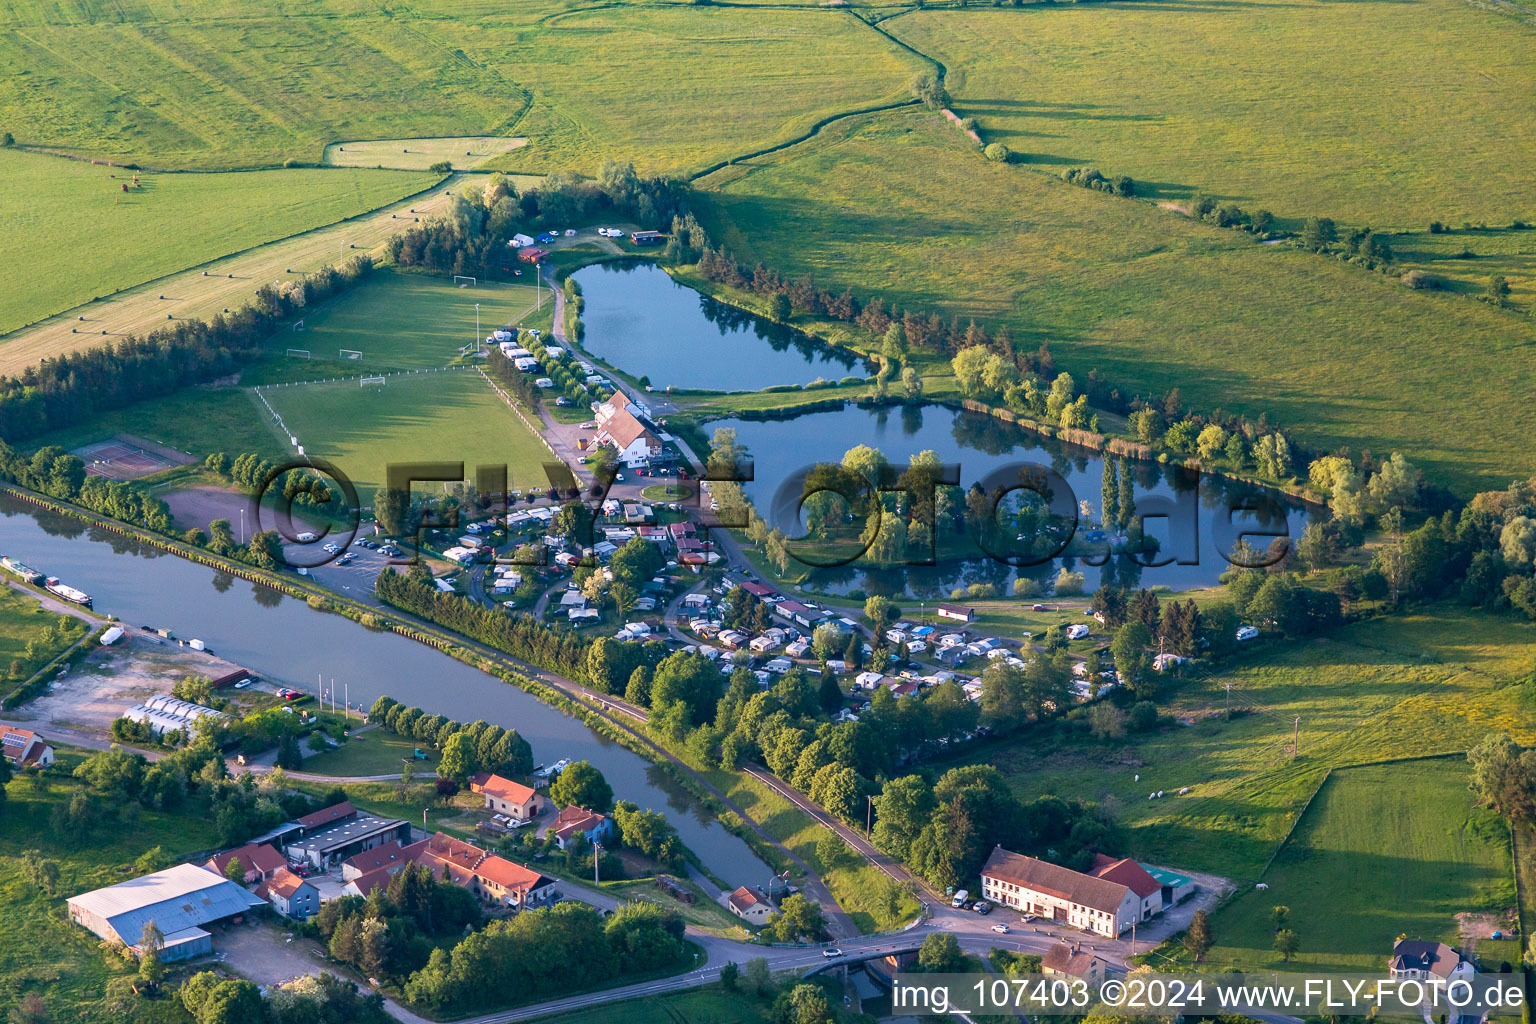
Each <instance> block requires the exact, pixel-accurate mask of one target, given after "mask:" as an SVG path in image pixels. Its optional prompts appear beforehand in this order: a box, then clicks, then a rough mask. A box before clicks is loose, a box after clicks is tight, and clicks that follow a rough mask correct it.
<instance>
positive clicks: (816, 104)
mask: <svg viewBox="0 0 1536 1024" xmlns="http://www.w3.org/2000/svg"><path fill="white" fill-rule="evenodd" d="M0 28H4V29H5V30H6V31H5V32H4V33H3V34H0V123H3V124H5V125H6V127H7V129H9V130H10V131H12V132H13V133H14V134H15V136H16V138H17V140H18V142H20V143H22V144H24V145H36V146H43V147H55V148H59V149H64V150H68V151H71V152H76V153H83V154H89V155H92V156H102V157H106V158H109V159H116V160H132V159H137V160H139V161H141V162H145V163H153V164H154V165H155V166H175V167H197V168H237V167H249V166H270V165H272V164H275V163H278V162H281V161H282V160H284V159H288V158H291V159H297V160H303V161H319V160H320V159H321V158H322V154H323V153H324V151H325V148H326V146H327V145H328V144H330V143H335V142H343V143H344V142H346V141H347V140H367V139H379V140H390V139H405V138H409V137H420V138H444V137H452V136H459V137H467V136H480V135H517V136H527V137H529V138H530V139H531V142H530V144H529V146H528V147H526V149H525V150H524V151H522V152H514V153H512V154H510V155H509V156H507V157H505V158H502V161H499V163H505V165H506V166H511V167H515V168H523V167H534V166H536V167H538V168H540V169H548V168H553V167H566V166H572V165H580V166H581V167H583V168H584V169H586V170H589V171H595V170H596V169H597V167H598V165H599V164H600V163H601V162H602V161H603V160H604V159H606V158H609V157H613V158H617V159H633V160H635V161H636V162H637V163H640V164H643V165H645V166H647V167H650V168H656V169H660V168H667V169H679V168H683V167H689V166H694V165H698V164H702V163H707V162H708V161H711V160H718V159H724V158H725V157H727V156H729V155H731V154H732V153H735V152H739V151H741V150H743V149H750V148H754V147H756V146H758V145H763V144H767V143H771V142H774V141H780V140H782V139H784V138H786V137H788V136H790V135H792V134H794V133H795V132H797V131H801V130H804V128H806V127H808V126H809V124H810V123H811V122H812V121H814V120H815V119H817V118H818V117H821V116H824V115H826V114H828V113H832V112H835V111H838V110H840V109H846V108H848V107H852V106H859V105H862V104H865V103H869V102H872V101H874V100H876V99H878V98H880V97H891V96H896V95H897V94H898V93H899V92H900V91H901V90H902V88H903V86H904V84H905V82H906V79H907V78H909V77H910V76H911V74H912V72H913V71H914V70H916V69H917V68H918V67H919V66H920V62H919V61H918V60H917V59H916V58H914V57H913V56H912V55H910V54H908V53H907V52H905V51H904V50H902V49H901V48H900V47H898V46H895V45H893V44H892V43H891V42H890V41H889V40H887V39H885V38H882V37H881V36H880V35H879V34H878V33H875V32H873V31H871V30H869V29H868V28H867V27H865V26H863V25H861V24H859V23H858V22H857V21H856V20H855V19H854V18H853V17H852V16H851V15H849V14H846V13H840V12H834V11H825V10H815V9H807V10H806V11H804V12H797V13H795V14H794V15H793V16H788V17H786V16H782V15H781V14H779V13H778V12H774V11H753V10H736V9H731V8H711V9H706V8H704V7H689V6H684V5H629V4H620V5H615V6H612V7H607V8H601V9H597V10H585V11H583V10H575V11H573V10H570V9H569V8H568V7H567V5H566V4H564V3H561V2H558V0H531V2H529V3H525V4H518V5H513V6H511V7H508V6H507V5H504V4H489V3H483V2H482V3H470V4H464V3H457V2H456V3H445V2H441V0H433V2H428V3H424V4H413V5H411V6H410V7H394V8H390V9H388V10H377V9H375V8H372V7H359V6H357V5H356V4H353V3H350V2H348V0H325V2H321V3H314V4H296V3H285V4H282V5H280V6H279V7H277V8H265V9H263V10H262V11H259V12H255V11H250V10H248V9H246V8H243V7H241V6H239V5H236V4H231V3H228V2H227V0H220V2H215V3H213V4H209V5H204V6H203V7H201V8H200V9H198V10H197V11H195V12H190V11H189V10H188V9H187V8H185V7H183V6H181V5H179V4H176V3H174V2H172V0H143V2H142V3H138V4H133V5H130V6H127V7H114V8H111V9H100V10H98V9H93V8H89V7H84V8H82V7H70V8H62V9H61V8H58V7H57V6H55V5H53V4H51V3H48V2H46V0H20V2H19V3H14V4H11V5H9V6H8V7H7V8H6V9H5V10H4V11H0ZM104 70H105V73H104ZM530 102H531V103H532V106H531V108H530V109H529V111H528V116H526V117H524V116H523V114H524V110H525V107H528V105H529V104H530Z"/></svg>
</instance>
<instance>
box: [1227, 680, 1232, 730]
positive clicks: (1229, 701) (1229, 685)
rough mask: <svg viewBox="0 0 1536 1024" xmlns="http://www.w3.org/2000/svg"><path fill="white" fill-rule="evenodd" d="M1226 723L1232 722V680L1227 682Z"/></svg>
mask: <svg viewBox="0 0 1536 1024" xmlns="http://www.w3.org/2000/svg"><path fill="white" fill-rule="evenodd" d="M1227 721H1229V722H1230V721H1232V680H1230V679H1228V680H1227Z"/></svg>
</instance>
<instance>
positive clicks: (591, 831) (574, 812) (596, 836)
mask: <svg viewBox="0 0 1536 1024" xmlns="http://www.w3.org/2000/svg"><path fill="white" fill-rule="evenodd" d="M549 834H551V835H553V836H554V837H555V845H556V846H558V847H560V849H562V850H563V849H565V847H566V844H567V843H568V842H570V841H571V839H572V838H573V837H575V836H581V837H583V838H584V839H586V841H587V842H589V843H596V842H602V841H605V840H607V839H608V837H609V836H611V835H613V822H612V821H610V820H609V819H608V816H607V815H604V814H598V813H597V812H596V811H589V810H587V809H586V808H585V807H577V806H575V805H574V804H572V805H570V806H568V807H565V808H563V809H562V810H561V811H560V813H559V814H558V815H557V816H556V817H555V821H554V824H552V825H550V826H549Z"/></svg>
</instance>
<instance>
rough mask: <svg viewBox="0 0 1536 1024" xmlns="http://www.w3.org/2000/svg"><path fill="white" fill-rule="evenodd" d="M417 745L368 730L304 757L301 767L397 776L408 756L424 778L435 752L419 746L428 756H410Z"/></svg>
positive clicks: (433, 765) (432, 766)
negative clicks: (418, 757) (416, 758)
mask: <svg viewBox="0 0 1536 1024" xmlns="http://www.w3.org/2000/svg"><path fill="white" fill-rule="evenodd" d="M418 746H419V745H418V744H417V743H414V742H411V741H408V740H403V739H401V738H400V737H398V736H395V735H394V734H392V733H388V732H385V731H384V730H383V729H369V730H368V731H367V732H365V733H363V734H362V735H360V736H353V737H351V738H350V739H348V740H347V742H345V743H343V744H342V745H341V746H339V747H337V748H336V749H334V750H328V751H326V752H325V753H323V754H313V755H309V756H306V757H305V758H304V770H305V771H306V772H314V773H316V774H319V775H398V774H399V773H400V768H401V765H402V764H403V763H404V760H405V759H406V758H411V770H412V771H413V772H415V773H416V774H417V775H419V776H421V777H423V778H426V777H427V776H429V775H431V774H432V772H433V770H434V769H435V768H436V767H437V751H436V750H434V749H433V748H432V747H430V746H426V747H422V748H421V752H422V753H424V754H426V755H427V759H426V760H425V761H418V760H415V758H414V757H412V751H413V750H415V749H416V748H417V747H418ZM305 753H306V754H308V751H306V752H305Z"/></svg>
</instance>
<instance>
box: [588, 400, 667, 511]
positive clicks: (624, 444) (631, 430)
mask: <svg viewBox="0 0 1536 1024" xmlns="http://www.w3.org/2000/svg"><path fill="white" fill-rule="evenodd" d="M595 419H596V421H597V435H596V437H595V441H596V443H597V444H612V445H613V448H614V451H615V452H616V453H617V454H618V458H619V461H620V462H622V463H624V464H625V465H626V466H636V465H639V464H641V463H644V462H647V461H649V460H650V459H653V458H656V457H658V456H660V455H661V440H660V439H659V438H657V437H656V435H655V434H652V433H651V431H650V428H649V427H647V426H646V425H645V424H644V423H642V422H641V421H640V420H639V419H638V418H637V417H636V416H635V414H634V412H633V411H631V408H630V401H629V399H628V398H626V397H625V396H624V393H623V392H622V391H616V392H614V394H613V397H612V398H610V399H608V401H606V402H604V403H603V404H602V405H600V406H598V407H597V414H596V416H595ZM625 521H626V522H629V521H630V520H629V519H628V517H627V516H626V519H625Z"/></svg>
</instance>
